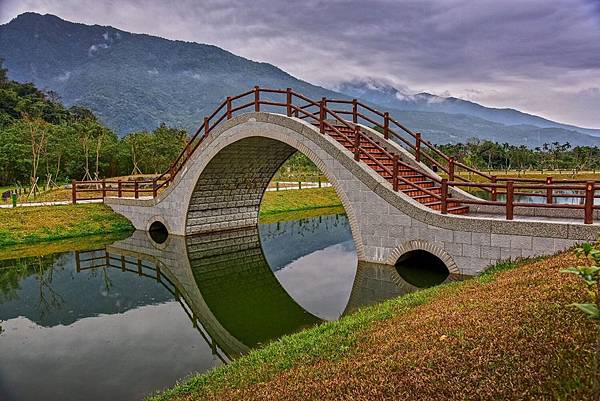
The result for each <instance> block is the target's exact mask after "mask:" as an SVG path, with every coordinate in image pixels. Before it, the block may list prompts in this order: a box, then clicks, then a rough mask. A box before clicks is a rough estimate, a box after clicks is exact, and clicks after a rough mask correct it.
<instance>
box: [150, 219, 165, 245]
mask: <svg viewBox="0 0 600 401" xmlns="http://www.w3.org/2000/svg"><path fill="white" fill-rule="evenodd" d="M148 233H149V234H150V238H152V241H154V242H156V243H157V244H164V243H165V241H166V240H167V238H168V237H169V230H167V227H166V226H165V225H164V224H163V223H162V222H160V221H155V222H153V223H152V224H150V227H149V228H148Z"/></svg>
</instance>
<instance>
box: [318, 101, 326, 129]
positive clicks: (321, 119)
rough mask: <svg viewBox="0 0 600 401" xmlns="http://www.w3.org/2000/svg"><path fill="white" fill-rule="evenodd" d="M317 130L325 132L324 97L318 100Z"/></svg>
mask: <svg viewBox="0 0 600 401" xmlns="http://www.w3.org/2000/svg"><path fill="white" fill-rule="evenodd" d="M319 131H320V132H321V134H324V133H325V98H321V101H320V102H319Z"/></svg>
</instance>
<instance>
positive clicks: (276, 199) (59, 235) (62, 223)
mask: <svg viewBox="0 0 600 401" xmlns="http://www.w3.org/2000/svg"><path fill="white" fill-rule="evenodd" d="M47 200H50V199H47ZM52 200H54V199H52ZM343 212H344V210H343V208H342V207H341V203H340V201H339V200H338V198H337V196H336V195H335V191H334V190H333V188H318V189H303V190H290V191H279V192H267V193H265V196H264V198H263V203H262V205H261V210H260V220H261V222H263V223H272V222H276V221H283V220H293V219H299V218H306V217H313V216H317V215H320V214H334V213H343ZM131 230H133V226H132V225H131V223H130V222H129V221H128V220H127V219H126V218H124V217H123V216H121V215H118V214H116V213H114V212H113V211H112V210H111V209H110V208H109V207H107V206H105V205H103V204H77V205H64V206H36V207H17V208H14V209H13V208H8V209H0V246H7V245H16V244H33V243H37V242H47V241H53V240H59V239H65V238H76V237H84V236H90V235H98V234H107V233H121V232H128V231H131Z"/></svg>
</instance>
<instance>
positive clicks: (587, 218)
mask: <svg viewBox="0 0 600 401" xmlns="http://www.w3.org/2000/svg"><path fill="white" fill-rule="evenodd" d="M595 192H596V191H595V189H594V181H588V182H587V183H586V184H585V203H584V218H583V222H584V223H585V224H592V223H593V222H594V194H595Z"/></svg>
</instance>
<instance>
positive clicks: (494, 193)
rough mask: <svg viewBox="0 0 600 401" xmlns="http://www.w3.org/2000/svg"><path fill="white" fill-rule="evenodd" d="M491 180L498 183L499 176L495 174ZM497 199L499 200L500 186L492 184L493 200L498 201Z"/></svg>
mask: <svg viewBox="0 0 600 401" xmlns="http://www.w3.org/2000/svg"><path fill="white" fill-rule="evenodd" d="M491 181H492V184H496V182H498V177H496V176H495V175H493V176H492V179H491ZM496 200H498V188H496V187H495V186H492V202H496Z"/></svg>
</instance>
